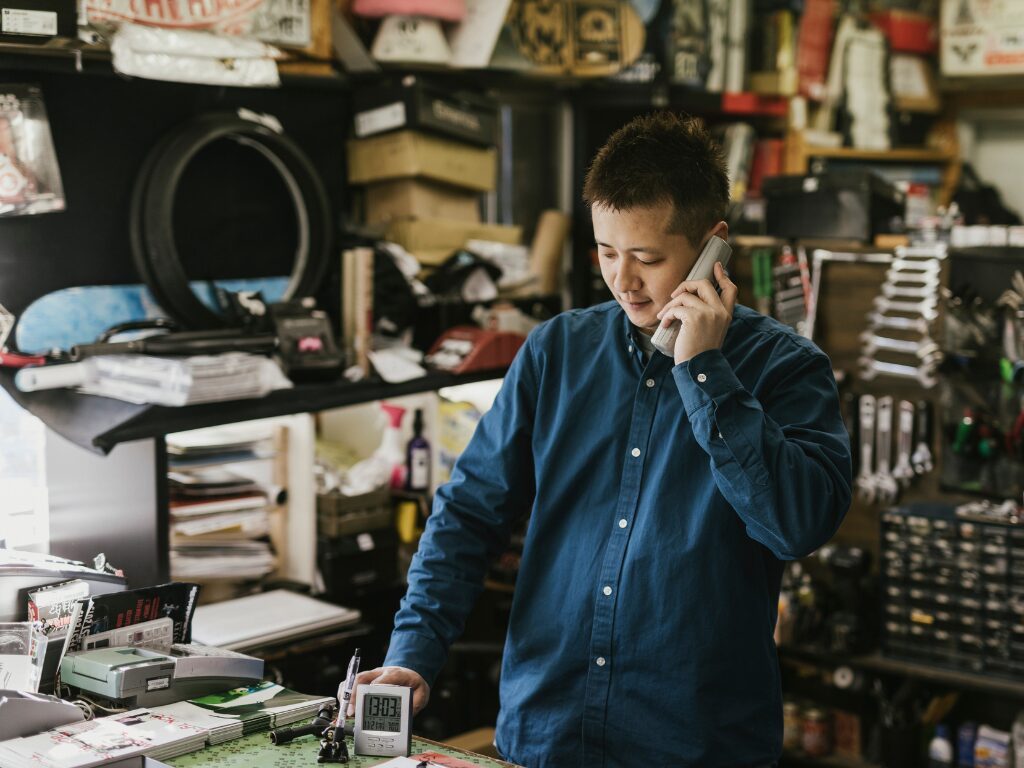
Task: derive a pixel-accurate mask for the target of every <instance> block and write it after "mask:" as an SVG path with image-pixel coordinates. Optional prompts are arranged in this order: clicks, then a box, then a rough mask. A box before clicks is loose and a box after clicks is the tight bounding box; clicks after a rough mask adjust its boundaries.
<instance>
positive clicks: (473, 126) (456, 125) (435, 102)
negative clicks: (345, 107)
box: [352, 75, 498, 147]
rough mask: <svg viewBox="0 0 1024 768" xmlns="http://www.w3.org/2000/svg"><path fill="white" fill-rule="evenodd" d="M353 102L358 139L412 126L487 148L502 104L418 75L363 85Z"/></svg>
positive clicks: (493, 134)
mask: <svg viewBox="0 0 1024 768" xmlns="http://www.w3.org/2000/svg"><path fill="white" fill-rule="evenodd" d="M352 101H353V108H354V110H355V118H354V132H355V135H356V137H357V138H360V139H363V138H366V137H367V136H374V135H377V134H379V133H386V132H388V131H394V130H399V129H413V130H421V131H426V132H428V133H437V134H441V135H445V136H450V137H451V138H454V139H458V140H459V141H468V142H470V143H472V144H477V145H479V146H484V147H489V146H492V145H493V144H494V142H495V139H496V137H497V133H498V107H497V105H496V104H495V103H494V101H493V100H491V99H488V98H486V97H485V96H481V95H479V94H475V93H470V92H466V91H453V90H452V89H451V88H447V87H445V86H443V85H440V84H438V83H432V82H430V81H426V80H423V79H422V78H420V77H416V76H415V75H407V76H406V77H403V78H402V79H401V80H398V81H393V82H390V83H384V84H381V85H376V86H374V87H373V88H360V89H359V90H358V91H356V92H355V94H354V95H353V97H352Z"/></svg>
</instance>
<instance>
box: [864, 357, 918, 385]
mask: <svg viewBox="0 0 1024 768" xmlns="http://www.w3.org/2000/svg"><path fill="white" fill-rule="evenodd" d="M860 365H861V368H862V370H861V374H860V375H861V378H863V379H865V380H867V381H870V380H871V379H873V378H875V377H876V376H894V377H896V378H898V379H914V380H916V381H917V382H918V383H919V384H920V385H921V386H922V387H924V388H925V389H931V388H932V387H934V386H935V384H936V382H937V379H936V378H935V365H934V363H922V364H921V365H919V366H915V365H901V364H899V363H886V362H883V361H881V360H872V359H871V358H870V357H862V358H861V359H860Z"/></svg>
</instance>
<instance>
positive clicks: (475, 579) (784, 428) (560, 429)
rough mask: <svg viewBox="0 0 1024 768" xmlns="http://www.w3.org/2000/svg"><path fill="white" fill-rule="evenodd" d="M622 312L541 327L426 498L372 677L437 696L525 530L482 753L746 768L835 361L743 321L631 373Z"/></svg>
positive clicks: (770, 674) (819, 517)
mask: <svg viewBox="0 0 1024 768" xmlns="http://www.w3.org/2000/svg"><path fill="white" fill-rule="evenodd" d="M631 332H632V331H631V327H630V324H629V322H628V320H627V318H626V316H625V313H624V312H623V311H622V310H621V309H620V308H619V307H618V306H617V305H616V304H615V303H614V302H612V303H607V304H602V305H599V306H596V307H591V308H589V309H583V310H574V311H570V312H566V313H563V314H562V315H559V316H558V317H556V318H554V319H553V320H551V321H549V322H547V323H545V324H544V325H543V326H541V327H539V328H538V329H536V330H535V331H534V332H533V333H532V334H531V335H530V337H529V339H528V340H527V342H526V344H525V346H524V347H523V349H522V350H521V351H520V353H519V355H518V356H517V358H516V360H515V362H514V364H513V365H512V367H511V369H510V370H509V372H508V376H507V377H506V379H505V381H504V384H503V386H502V389H501V392H500V393H499V395H498V397H497V399H496V400H495V403H494V406H493V408H492V409H491V410H490V411H489V412H488V413H487V414H486V415H485V416H484V417H483V418H482V419H481V421H480V423H479V425H478V426H477V429H476V433H475V434H474V436H473V439H472V441H471V442H470V444H469V447H468V448H467V449H466V451H465V453H464V454H463V455H462V457H461V458H460V459H459V461H458V462H457V464H456V466H455V469H454V472H453V475H452V480H451V482H449V483H448V484H447V485H445V486H444V487H442V488H441V489H439V490H438V493H437V495H436V498H435V503H434V510H433V513H432V514H431V516H430V518H429V519H428V521H427V526H426V530H425V531H424V534H423V537H422V539H421V541H420V546H419V551H418V552H417V554H416V556H415V558H414V559H413V562H412V566H411V568H410V570H409V590H408V593H407V595H406V597H405V599H404V600H403V602H402V607H401V609H400V610H399V612H398V614H397V616H396V619H395V629H394V633H393V635H392V638H391V646H390V649H389V652H388V655H387V659H386V662H385V663H387V664H395V665H399V666H404V667H409V668H412V669H414V670H416V671H418V672H419V673H420V674H422V675H423V677H424V678H425V679H426V680H427V681H428V682H433V680H434V678H435V677H436V675H437V673H438V672H439V670H440V668H441V666H442V665H443V663H444V660H445V656H446V653H447V648H448V646H449V644H450V643H451V642H453V641H454V640H455V639H456V638H457V637H458V635H459V634H460V632H461V631H462V627H463V624H464V620H465V617H466V616H467V614H468V613H469V611H470V609H471V607H472V605H473V603H474V601H475V600H476V598H477V596H478V595H479V593H480V591H481V588H482V587H481V585H482V581H483V576H484V572H485V570H486V567H487V564H488V562H489V561H490V560H491V559H492V558H493V557H494V556H495V555H496V554H497V553H499V552H500V551H501V550H502V548H503V547H504V546H505V545H506V543H507V541H508V538H509V534H510V529H511V528H512V526H513V524H514V523H515V521H516V520H519V519H521V518H522V517H523V516H524V515H527V514H531V517H530V522H529V527H528V529H527V535H526V541H525V545H524V550H523V557H522V563H521V567H520V571H519V576H518V581H517V583H516V591H515V598H514V601H513V606H512V613H511V620H510V624H509V629H508V636H507V640H506V644H505V655H504V660H503V664H502V676H501V713H500V715H499V717H498V724H497V745H498V748H499V749H500V750H501V752H502V754H503V755H505V756H506V757H507V758H508V759H510V760H513V761H515V762H517V763H520V764H522V765H526V766H529V767H530V768H535V767H536V766H581V767H582V766H587V767H588V768H589V767H590V766H638V765H644V766H669V765H671V766H701V767H702V768H709V767H714V766H752V765H759V764H763V763H771V762H772V761H774V760H776V759H777V758H778V756H779V754H780V752H781V747H782V711H781V710H782V706H781V692H780V686H779V671H778V660H777V657H776V652H775V646H774V643H773V640H772V631H773V627H774V624H775V619H776V611H777V605H778V593H779V585H780V581H781V576H782V568H783V562H782V561H783V560H787V559H791V558H797V557H802V556H804V555H807V554H809V553H810V552H812V551H813V550H815V549H816V548H818V547H819V546H821V545H822V544H823V543H824V542H825V541H826V540H828V538H829V537H830V536H831V535H832V534H833V533H834V532H835V530H836V528H837V527H838V526H839V523H840V521H841V520H842V517H843V515H844V514H845V512H846V509H847V507H848V506H849V501H850V484H851V468H850V445H849V438H848V435H847V433H846V430H845V428H844V426H843V422H842V419H841V416H840V408H839V401H838V396H837V393H836V385H835V380H834V379H833V375H832V369H831V365H830V363H829V360H828V358H827V357H826V356H825V355H824V354H823V353H822V352H821V351H820V350H818V348H817V347H815V346H814V345H813V344H812V343H811V342H809V341H807V340H805V339H803V338H801V337H799V336H797V335H796V334H794V333H793V332H791V331H790V330H789V329H788V328H786V327H784V326H782V325H780V324H779V323H777V322H775V321H774V320H771V319H769V318H765V317H762V316H761V315H759V314H757V313H756V312H753V311H752V310H750V309H747V308H745V307H742V306H738V307H737V308H736V311H735V313H734V317H733V320H732V323H731V325H730V327H729V331H728V334H727V336H726V339H725V343H724V344H723V347H722V349H721V350H712V351H708V352H704V353H701V354H699V355H697V356H696V357H694V358H693V359H691V360H690V361H688V362H687V363H682V364H680V365H673V363H672V360H670V359H669V358H668V357H665V356H664V355H661V354H660V353H654V355H653V356H652V357H651V359H650V360H649V361H647V362H646V363H645V362H644V359H643V357H642V355H641V353H640V350H639V349H638V348H637V347H636V344H635V340H634V339H633V337H632V335H631Z"/></svg>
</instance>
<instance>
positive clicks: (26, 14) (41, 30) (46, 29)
mask: <svg viewBox="0 0 1024 768" xmlns="http://www.w3.org/2000/svg"><path fill="white" fill-rule="evenodd" d="M0 30H2V31H3V32H5V33H7V34H12V35H40V36H42V37H52V36H53V35H56V34H57V12H56V11H27V10H25V9H24V8H4V9H3V14H2V15H0Z"/></svg>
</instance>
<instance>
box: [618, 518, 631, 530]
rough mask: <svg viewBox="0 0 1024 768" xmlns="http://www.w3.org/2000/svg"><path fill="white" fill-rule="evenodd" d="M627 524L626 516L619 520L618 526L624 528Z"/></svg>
mask: <svg viewBox="0 0 1024 768" xmlns="http://www.w3.org/2000/svg"><path fill="white" fill-rule="evenodd" d="M627 525H629V523H628V522H626V518H622V519H621V520H619V528H625V527H626V526H627Z"/></svg>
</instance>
